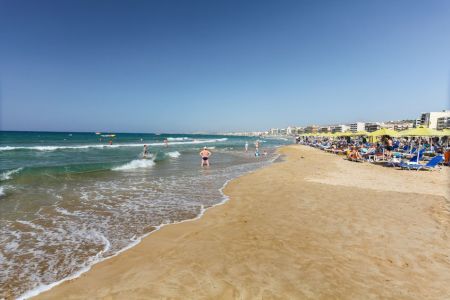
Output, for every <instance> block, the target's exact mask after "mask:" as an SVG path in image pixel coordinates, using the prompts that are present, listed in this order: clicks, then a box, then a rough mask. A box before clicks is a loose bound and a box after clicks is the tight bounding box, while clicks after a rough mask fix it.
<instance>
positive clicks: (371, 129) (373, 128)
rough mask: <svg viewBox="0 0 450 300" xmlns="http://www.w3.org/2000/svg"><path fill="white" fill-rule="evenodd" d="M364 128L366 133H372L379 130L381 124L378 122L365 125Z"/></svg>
mask: <svg viewBox="0 0 450 300" xmlns="http://www.w3.org/2000/svg"><path fill="white" fill-rule="evenodd" d="M365 127H366V131H367V132H374V131H377V130H378V129H380V128H381V124H380V123H378V122H374V123H366V126H365Z"/></svg>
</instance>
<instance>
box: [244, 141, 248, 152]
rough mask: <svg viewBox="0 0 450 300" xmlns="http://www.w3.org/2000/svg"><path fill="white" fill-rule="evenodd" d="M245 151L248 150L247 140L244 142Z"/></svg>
mask: <svg viewBox="0 0 450 300" xmlns="http://www.w3.org/2000/svg"><path fill="white" fill-rule="evenodd" d="M245 152H248V142H245Z"/></svg>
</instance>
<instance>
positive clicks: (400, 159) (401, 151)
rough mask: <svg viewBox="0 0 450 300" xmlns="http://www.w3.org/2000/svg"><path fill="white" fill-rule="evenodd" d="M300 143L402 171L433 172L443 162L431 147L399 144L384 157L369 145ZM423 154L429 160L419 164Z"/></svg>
mask: <svg viewBox="0 0 450 300" xmlns="http://www.w3.org/2000/svg"><path fill="white" fill-rule="evenodd" d="M301 143H302V144H305V145H308V146H311V147H315V148H319V149H321V150H323V151H325V152H328V153H333V154H338V155H339V154H340V155H342V154H344V155H346V156H347V159H348V160H350V161H354V162H371V163H379V164H383V165H384V166H386V167H396V168H399V169H403V170H417V171H418V170H433V169H435V168H436V167H439V165H440V164H442V162H443V161H444V157H443V156H442V155H440V154H437V153H435V152H434V151H435V149H433V148H432V147H430V149H428V150H427V149H425V148H421V149H420V150H418V149H417V148H415V147H414V148H410V147H409V146H404V147H399V144H398V143H396V144H395V145H394V147H393V149H394V150H393V151H392V152H390V153H389V155H386V153H387V151H385V150H384V148H383V147H379V148H376V147H375V146H374V145H370V144H365V145H360V146H359V147H356V146H349V145H339V144H338V145H336V144H331V143H329V142H320V141H313V142H308V141H303V142H301ZM425 154H427V158H429V160H428V161H427V162H426V163H420V161H421V160H424V159H425V156H424V155H425Z"/></svg>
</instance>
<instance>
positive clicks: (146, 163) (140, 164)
mask: <svg viewBox="0 0 450 300" xmlns="http://www.w3.org/2000/svg"><path fill="white" fill-rule="evenodd" d="M154 164H155V162H154V161H153V160H150V159H135V160H132V161H130V162H129V163H126V164H124V165H121V166H119V167H115V168H112V170H113V171H128V170H134V169H140V168H149V167H152V166H153V165H154Z"/></svg>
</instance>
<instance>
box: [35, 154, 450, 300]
mask: <svg viewBox="0 0 450 300" xmlns="http://www.w3.org/2000/svg"><path fill="white" fill-rule="evenodd" d="M280 152H281V153H283V154H285V155H286V159H285V161H284V162H282V163H277V164H273V165H272V166H270V167H267V168H264V169H261V170H259V171H257V172H255V173H252V174H249V175H246V176H243V177H241V178H239V179H237V180H234V181H232V182H231V183H230V184H228V186H227V187H226V189H225V193H226V194H227V195H229V196H230V197H231V200H230V201H228V202H227V203H226V204H224V205H222V206H218V207H215V208H212V209H211V210H209V211H208V212H207V213H206V214H205V216H203V217H202V218H201V219H200V220H197V221H192V222H187V223H182V224H177V225H171V226H167V227H164V228H163V229H162V230H160V231H158V232H156V233H154V234H152V235H150V236H149V237H147V238H146V239H144V240H143V242H142V243H140V244H139V245H138V246H136V247H134V248H132V249H130V250H128V251H126V252H124V253H122V254H120V255H118V256H117V257H114V258H112V259H110V260H107V261H104V262H102V263H99V264H97V265H95V266H94V267H93V268H92V270H91V271H89V272H87V273H85V274H84V275H82V276H81V277H80V278H78V279H75V280H72V281H68V282H65V283H63V284H61V285H59V286H57V287H56V288H54V289H52V290H51V291H49V292H46V293H43V294H41V295H39V297H38V298H40V299H87V298H89V299H95V298H104V299H222V298H223V299H263V298H264V299H449V297H450V284H449V282H450V240H449V235H450V215H449V202H448V190H447V188H448V187H447V186H448V179H449V177H448V176H449V168H444V169H442V170H438V171H436V172H425V171H424V172H415V171H409V172H408V171H400V170H394V169H388V168H383V167H380V166H373V165H369V164H360V163H353V162H348V161H344V160H343V159H342V158H341V157H338V156H335V155H332V154H327V153H324V152H321V151H319V150H316V149H312V148H307V147H303V146H289V147H285V148H283V149H281V150H280ZM301 156H303V157H304V158H301ZM445 197H447V199H446V198H445Z"/></svg>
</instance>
